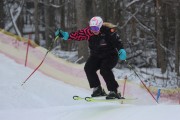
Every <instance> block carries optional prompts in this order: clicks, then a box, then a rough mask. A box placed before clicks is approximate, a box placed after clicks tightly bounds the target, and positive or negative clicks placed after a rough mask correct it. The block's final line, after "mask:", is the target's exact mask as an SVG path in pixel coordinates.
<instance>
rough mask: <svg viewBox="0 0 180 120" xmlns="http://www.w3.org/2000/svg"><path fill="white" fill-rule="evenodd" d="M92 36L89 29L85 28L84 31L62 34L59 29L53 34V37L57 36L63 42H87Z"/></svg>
mask: <svg viewBox="0 0 180 120" xmlns="http://www.w3.org/2000/svg"><path fill="white" fill-rule="evenodd" d="M92 35H93V33H92V32H91V31H90V29H89V27H86V28H84V29H81V30H78V31H75V32H71V33H68V32H64V31H63V30H61V29H58V30H57V31H56V32H55V36H56V37H57V36H59V37H61V38H63V40H77V41H81V40H89V38H90V37H91V36H92Z"/></svg>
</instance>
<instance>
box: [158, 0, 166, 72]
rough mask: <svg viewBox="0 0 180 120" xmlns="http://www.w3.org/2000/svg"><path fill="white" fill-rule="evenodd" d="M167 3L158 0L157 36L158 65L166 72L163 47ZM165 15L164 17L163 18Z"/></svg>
mask: <svg viewBox="0 0 180 120" xmlns="http://www.w3.org/2000/svg"><path fill="white" fill-rule="evenodd" d="M164 11H165V5H164V4H163V3H162V0H156V32H157V34H156V38H157V43H156V45H157V67H159V68H161V72H162V73H165V72H166V58H165V51H164V49H163V48H162V45H164V39H166V38H165V37H164V35H165V34H164V31H165V29H164V27H165V26H166V23H165V22H166V21H165V19H166V18H165V12H164ZM163 17H164V18H163Z"/></svg>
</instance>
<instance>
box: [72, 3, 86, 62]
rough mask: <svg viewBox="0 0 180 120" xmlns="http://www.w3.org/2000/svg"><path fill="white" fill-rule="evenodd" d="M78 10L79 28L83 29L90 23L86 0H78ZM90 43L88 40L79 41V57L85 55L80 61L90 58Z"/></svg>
mask: <svg viewBox="0 0 180 120" xmlns="http://www.w3.org/2000/svg"><path fill="white" fill-rule="evenodd" d="M75 4H76V12H77V17H76V18H77V19H76V20H77V28H78V29H81V28H84V27H86V26H87V25H88V24H87V23H88V22H87V21H88V20H87V18H86V11H85V5H86V2H85V1H84V0H76V3H75ZM88 55H89V54H88V44H87V41H86V40H85V41H80V42H78V58H81V57H83V59H81V60H80V61H79V63H82V62H85V61H86V60H87V58H88Z"/></svg>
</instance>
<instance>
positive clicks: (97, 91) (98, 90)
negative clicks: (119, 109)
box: [91, 86, 107, 97]
mask: <svg viewBox="0 0 180 120" xmlns="http://www.w3.org/2000/svg"><path fill="white" fill-rule="evenodd" d="M106 95H107V94H106V92H105V91H104V89H102V87H101V86H98V87H95V88H93V93H92V94H91V97H99V96H106Z"/></svg>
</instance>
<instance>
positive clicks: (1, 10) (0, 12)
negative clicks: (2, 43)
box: [0, 0, 5, 28]
mask: <svg viewBox="0 0 180 120" xmlns="http://www.w3.org/2000/svg"><path fill="white" fill-rule="evenodd" d="M3 6H4V0H1V1H0V18H1V19H0V28H4V15H5V14H4V7H3Z"/></svg>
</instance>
